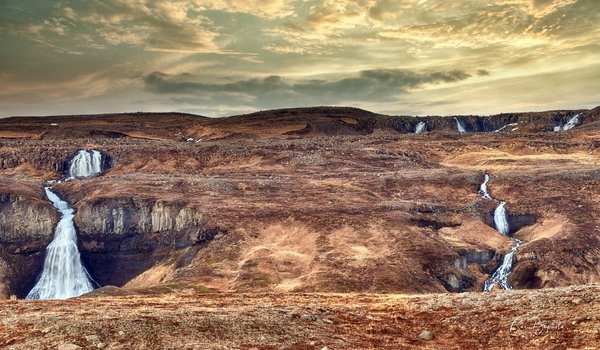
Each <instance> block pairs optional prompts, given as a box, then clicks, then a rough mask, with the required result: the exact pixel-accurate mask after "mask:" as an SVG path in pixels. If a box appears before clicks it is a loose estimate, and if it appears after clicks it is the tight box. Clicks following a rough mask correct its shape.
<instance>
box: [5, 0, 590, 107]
mask: <svg viewBox="0 0 600 350" xmlns="http://www.w3.org/2000/svg"><path fill="white" fill-rule="evenodd" d="M599 38H600V0H555V1H552V0H489V1H483V0H481V1H476V0H437V1H436V0H262V1H261V0H190V1H151V0H116V1H105V0H85V1H83V0H80V1H76V0H59V1H39V0H0V43H1V46H0V117H5V116H11V115H53V114H88V113H90V114H91V113H109V112H136V111H154V112H167V111H178V112H189V113H195V114H201V115H206V116H211V117H219V116H227V115H234V114H240V113H247V112H253V111H257V110H266V109H274V108H286V107H304V106H352V107H359V108H363V109H367V110H371V111H374V112H379V113H386V114H392V115H452V114H478V115H489V114H494V113H500V112H517V111H536V110H551V109H576V108H593V107H595V106H598V105H600V94H599V92H600V40H599Z"/></svg>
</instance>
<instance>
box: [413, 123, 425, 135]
mask: <svg viewBox="0 0 600 350" xmlns="http://www.w3.org/2000/svg"><path fill="white" fill-rule="evenodd" d="M425 131H427V124H426V123H425V122H419V123H417V126H415V134H420V133H422V132H425Z"/></svg>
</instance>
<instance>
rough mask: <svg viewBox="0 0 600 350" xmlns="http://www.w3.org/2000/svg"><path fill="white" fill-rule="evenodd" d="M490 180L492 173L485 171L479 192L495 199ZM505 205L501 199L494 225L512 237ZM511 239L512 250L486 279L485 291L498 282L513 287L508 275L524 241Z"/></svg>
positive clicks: (501, 286) (502, 232) (499, 230)
mask: <svg viewBox="0 0 600 350" xmlns="http://www.w3.org/2000/svg"><path fill="white" fill-rule="evenodd" d="M489 181H490V175H489V174H488V173H485V175H484V178H483V183H481V185H480V187H479V194H481V196H482V197H483V198H485V199H490V200H494V197H492V196H491V195H490V193H489V192H488V188H487V184H488V182H489ZM505 205H506V202H504V201H500V204H498V206H497V207H496V209H495V210H494V226H495V227H496V230H498V232H500V233H501V234H503V235H505V236H508V237H510V226H509V224H508V213H507V211H506V208H505V207H504V206H505ZM511 239H512V240H514V241H515V244H514V245H513V246H512V248H511V250H510V252H509V253H508V254H506V255H505V256H504V259H502V264H500V266H499V267H498V268H497V269H496V271H494V273H493V274H492V276H491V277H490V279H488V280H487V281H485V283H484V285H483V291H484V292H490V291H491V290H492V289H493V288H494V286H495V285H496V284H498V285H499V286H500V288H502V289H505V290H510V289H512V287H511V286H510V285H509V284H508V276H509V275H510V273H511V271H512V263H513V257H514V256H515V254H516V252H517V248H519V246H520V245H521V243H523V241H520V240H518V239H516V238H511Z"/></svg>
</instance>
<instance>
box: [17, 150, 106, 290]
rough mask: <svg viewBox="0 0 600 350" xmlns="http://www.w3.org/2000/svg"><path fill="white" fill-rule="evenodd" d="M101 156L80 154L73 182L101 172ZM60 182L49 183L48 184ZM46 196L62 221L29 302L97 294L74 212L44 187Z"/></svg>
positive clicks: (73, 166) (73, 163)
mask: <svg viewBox="0 0 600 350" xmlns="http://www.w3.org/2000/svg"><path fill="white" fill-rule="evenodd" d="M102 170H103V169H102V154H101V153H100V152H99V151H96V150H85V149H82V150H79V152H77V154H76V155H75V157H73V159H72V160H71V165H70V167H69V177H70V178H84V177H89V176H94V175H98V174H100V173H101V172H102ZM54 182H58V183H60V182H61V181H54V180H51V181H47V184H50V183H54ZM44 190H45V191H46V196H47V197H48V199H49V200H50V202H52V205H53V206H54V207H55V208H56V209H57V210H58V211H59V212H60V214H61V218H60V221H59V222H58V225H56V228H55V229H54V239H53V240H52V242H50V244H49V245H48V247H46V258H45V259H44V269H43V270H42V274H41V275H40V277H39V279H38V281H37V283H36V284H35V286H34V287H33V289H32V290H31V291H30V292H29V294H27V297H26V299H66V298H72V297H77V296H80V295H81V294H84V293H87V292H90V291H92V290H94V283H93V282H92V279H91V277H90V275H89V273H88V272H87V270H86V269H85V267H83V264H82V263H81V257H80V255H79V249H78V248H77V232H76V231H75V223H74V222H73V219H74V217H75V210H73V208H71V207H70V206H69V203H67V202H66V201H64V200H62V199H60V197H58V195H57V194H56V193H54V192H52V187H50V186H46V187H44Z"/></svg>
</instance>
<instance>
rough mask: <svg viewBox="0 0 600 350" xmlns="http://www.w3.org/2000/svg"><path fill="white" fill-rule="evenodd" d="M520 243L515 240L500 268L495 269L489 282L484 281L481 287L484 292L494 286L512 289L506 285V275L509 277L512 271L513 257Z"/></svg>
mask: <svg viewBox="0 0 600 350" xmlns="http://www.w3.org/2000/svg"><path fill="white" fill-rule="evenodd" d="M521 243H523V241H520V240H518V239H515V244H514V245H513V246H512V249H511V250H510V253H508V254H506V255H505V256H504V259H503V260H502V264H501V265H500V267H498V269H496V271H494V273H493V274H492V277H490V279H489V280H487V281H485V284H484V285H483V291H484V292H490V291H491V290H492V288H493V287H494V285H496V284H499V285H500V288H502V289H505V290H511V289H512V287H511V286H510V285H509V284H508V275H510V273H511V271H512V263H513V257H514V256H515V253H516V252H517V248H519V246H520V245H521Z"/></svg>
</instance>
